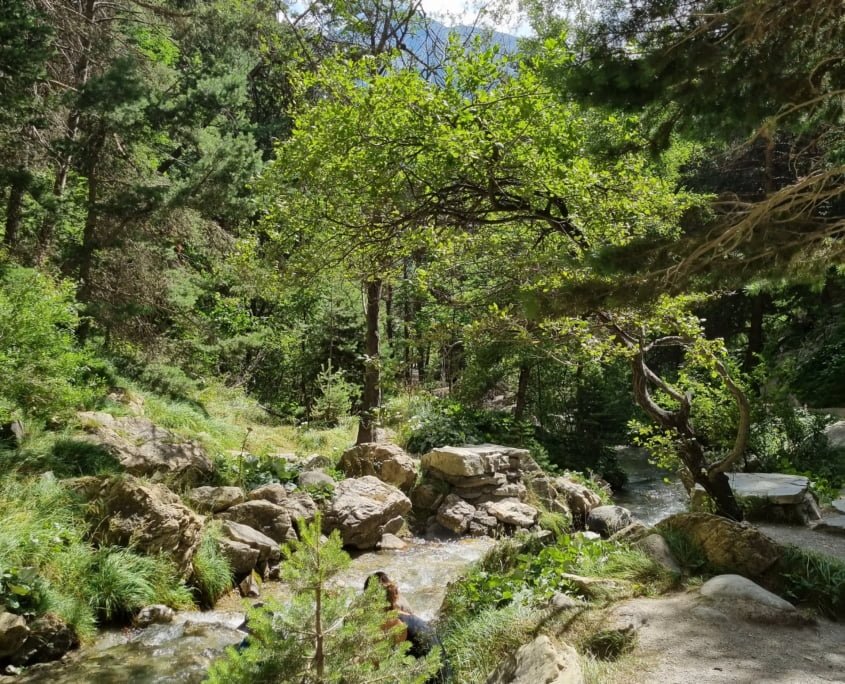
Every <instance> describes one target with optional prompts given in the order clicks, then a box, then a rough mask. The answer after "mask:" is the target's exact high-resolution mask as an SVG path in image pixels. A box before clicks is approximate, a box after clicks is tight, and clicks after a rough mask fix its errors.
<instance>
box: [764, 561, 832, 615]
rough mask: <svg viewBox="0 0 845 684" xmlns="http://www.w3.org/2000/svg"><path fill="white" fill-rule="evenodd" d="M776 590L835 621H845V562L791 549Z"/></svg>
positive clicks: (781, 565)
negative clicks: (844, 619) (843, 619)
mask: <svg viewBox="0 0 845 684" xmlns="http://www.w3.org/2000/svg"><path fill="white" fill-rule="evenodd" d="M778 575H779V577H778V581H777V583H776V587H775V588H776V589H777V591H778V593H780V594H781V595H782V596H784V597H785V598H786V599H788V600H790V601H792V602H794V603H798V604H803V605H806V606H809V607H811V608H813V609H814V610H816V611H818V612H819V613H821V614H822V615H826V616H827V617H830V618H833V619H842V618H845V563H843V562H842V561H840V560H838V559H836V558H833V557H831V556H825V555H822V554H820V553H814V552H812V551H807V550H804V549H800V548H798V547H796V546H788V547H786V550H785V552H784V555H783V557H782V558H781V560H780V563H779V564H778Z"/></svg>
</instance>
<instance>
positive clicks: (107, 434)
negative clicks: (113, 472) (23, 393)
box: [78, 411, 214, 485]
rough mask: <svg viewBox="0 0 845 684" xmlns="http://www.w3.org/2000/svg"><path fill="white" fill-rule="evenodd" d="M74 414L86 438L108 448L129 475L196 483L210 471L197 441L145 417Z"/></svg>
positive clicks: (93, 413)
mask: <svg viewBox="0 0 845 684" xmlns="http://www.w3.org/2000/svg"><path fill="white" fill-rule="evenodd" d="M78 417H79V419H80V421H81V423H82V425H83V427H84V428H85V429H86V430H87V431H88V432H89V433H90V434H89V439H90V440H91V441H93V442H95V443H97V444H101V445H103V446H104V447H106V448H107V449H108V450H109V451H111V452H112V453H113V454H114V456H115V457H116V458H117V460H118V461H119V462H120V465H121V466H122V467H123V469H124V470H126V472H128V473H129V474H131V475H137V476H139V477H148V478H150V479H152V480H154V481H157V482H158V481H166V482H173V483H177V484H179V485H196V484H199V483H200V482H202V481H203V480H206V479H207V478H208V477H209V476H210V475H211V474H212V473H213V472H214V464H213V463H212V461H211V459H210V458H209V457H208V454H206V453H205V450H204V449H203V448H202V447H201V446H200V445H199V443H198V442H195V441H191V440H189V441H184V440H181V439H179V438H178V437H176V436H175V435H174V434H173V433H172V432H170V431H168V430H165V429H164V428H160V427H158V426H157V425H155V424H154V423H153V422H151V421H150V420H148V419H146V418H141V417H138V416H125V417H121V418H115V417H114V416H112V415H110V414H108V413H103V412H98V411H90V412H82V413H79V414H78Z"/></svg>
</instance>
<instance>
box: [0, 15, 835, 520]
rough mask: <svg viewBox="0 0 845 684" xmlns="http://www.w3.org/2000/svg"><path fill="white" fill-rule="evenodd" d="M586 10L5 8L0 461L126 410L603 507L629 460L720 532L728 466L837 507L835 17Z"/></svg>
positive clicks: (25, 456) (43, 449)
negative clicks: (821, 496)
mask: <svg viewBox="0 0 845 684" xmlns="http://www.w3.org/2000/svg"><path fill="white" fill-rule="evenodd" d="M575 5H576V3H566V2H557V3H556V2H542V1H539V2H532V3H527V4H526V6H525V7H524V8H523V13H524V14H523V16H524V22H525V24H526V25H530V26H531V27H532V29H533V31H532V33H531V37H529V38H525V39H520V40H518V41H517V40H516V39H515V38H512V37H509V36H504V35H502V34H495V33H493V32H491V31H485V30H483V28H482V27H481V25H479V26H476V27H474V28H469V27H463V28H461V29H460V30H457V31H452V32H450V31H449V30H447V29H446V28H445V27H444V26H443V25H442V24H439V23H437V22H435V21H432V20H431V19H429V18H427V17H426V16H425V13H424V11H423V9H422V7H421V5H420V3H419V2H416V1H415V0H411V1H410V2H406V1H405V0H363V1H362V2H357V1H353V2H333V1H330V0H326V1H325V2H322V1H321V2H315V3H310V4H309V5H308V7H307V9H306V10H304V11H303V8H302V7H301V6H300V5H299V4H291V5H287V4H285V3H282V2H273V1H264V0H253V1H245V0H244V1H237V2H232V1H230V0H219V1H215V0H208V1H203V0H150V1H145V2H141V1H140V0H117V1H109V2H105V1H104V0H7V1H6V2H4V3H3V5H2V8H0V46H2V47H0V102H2V108H0V203H2V206H3V207H4V209H3V222H4V229H3V238H2V240H3V244H2V252H0V340H2V342H0V376H2V378H3V382H2V385H0V423H2V425H3V439H4V451H3V453H4V456H3V458H4V459H6V460H7V461H8V463H10V464H11V463H14V465H15V467H16V468H19V469H23V471H26V468H27V467H28V464H29V466H31V467H32V468H34V469H37V468H42V467H43V465H44V463H45V458H46V459H47V462H49V463H52V464H53V465H54V466H55V465H56V463H57V462H63V463H65V462H67V460H68V459H71V460H72V459H73V458H74V457H73V454H72V453H71V454H70V455H68V452H67V450H65V451H62V450H61V449H58V450H57V448H56V440H58V439H60V437H61V436H62V435H64V436H66V435H67V433H68V431H72V430H73V429H74V428H75V426H76V423H75V421H76V418H75V415H76V411H78V410H80V409H83V408H95V407H103V406H106V405H110V404H109V402H112V403H114V401H116V399H115V397H116V396H117V395H120V393H121V392H123V393H124V394H125V393H126V392H130V393H131V391H133V389H134V391H136V392H141V391H144V392H150V393H155V394H156V395H157V396H159V397H164V398H166V400H167V401H168V402H170V406H171V410H172V411H177V412H179V415H180V416H181V418H180V420H182V421H187V422H183V425H188V426H196V425H200V426H201V427H202V429H203V430H209V429H210V428H208V426H207V421H208V419H209V412H208V411H209V403H210V402H211V401H212V398H213V397H217V398H219V397H220V396H225V397H227V398H228V399H227V400H229V399H231V400H232V401H235V400H234V399H232V397H236V396H237V397H242V398H244V401H245V400H246V398H247V397H248V398H249V400H250V401H253V402H254V404H255V406H256V407H260V408H256V409H255V410H256V413H255V416H256V418H255V419H256V420H258V421H261V422H263V423H265V424H267V425H270V426H273V425H291V426H299V428H302V429H306V428H310V427H313V426H326V427H331V426H333V425H336V424H338V422H339V421H341V422H342V421H343V420H344V416H347V415H350V414H351V415H354V416H357V417H358V419H359V427H358V435H357V438H358V441H371V440H373V439H374V438H375V435H376V430H377V429H378V428H379V427H380V426H392V427H393V428H394V429H397V430H398V431H399V433H400V434H399V437H400V439H402V440H403V441H404V442H405V443H406V444H407V446H408V448H410V449H411V450H413V451H416V452H422V451H424V450H425V449H427V448H429V447H431V446H434V445H438V444H443V443H455V442H473V441H474V442H479V441H486V440H489V441H498V442H502V443H508V444H515V445H529V446H531V448H532V450H533V451H534V453H535V455H537V456H538V458H540V459H541V460H542V461H543V462H544V463H545V464H547V465H549V466H551V467H557V468H561V469H563V468H575V469H579V470H583V469H586V470H593V471H596V472H598V473H599V474H601V475H603V476H604V477H605V478H606V479H607V480H609V481H610V482H611V483H612V484H614V485H616V486H619V485H621V484H623V481H624V475H623V474H622V473H621V472H620V471H619V469H618V467H617V465H616V463H615V451H614V449H613V447H614V446H615V445H618V444H624V443H626V442H631V441H633V442H634V443H638V444H642V445H645V446H647V447H648V448H649V450H650V451H651V453H652V455H653V456H654V457H655V458H658V459H661V461H662V462H664V463H671V462H674V463H677V459H680V462H681V463H683V464H684V465H685V466H686V472H687V473H688V475H687V477H688V478H691V479H694V480H696V481H699V482H700V483H701V484H703V485H704V486H705V488H706V489H707V490H708V491H709V492H711V494H712V495H713V496H714V497H715V498H716V500H717V501H720V502H721V503H720V504H719V508H720V510H721V511H722V512H726V513H728V514H733V515H736V514H737V511H736V510H735V509H734V508H732V507H733V506H735V502H732V500H731V497H730V495H729V492H728V493H725V491H724V483H723V482H722V479H723V476H722V475H721V473H723V472H724V471H725V470H728V469H730V468H737V467H744V468H749V469H758V470H764V471H772V470H780V471H789V472H800V473H807V474H809V475H810V476H811V478H812V479H813V481H814V482H815V483H816V486H817V489H818V491H820V492H822V493H826V494H830V493H832V492H834V491H836V490H837V489H838V488H839V487H840V486H841V485H842V484H843V480H845V465H843V463H842V461H841V460H837V458H835V457H834V455H833V454H832V452H831V451H830V450H829V448H828V446H827V445H826V441H825V440H824V438H823V429H824V427H825V425H826V423H827V422H828V419H827V418H825V417H824V415H823V414H819V413H815V412H814V411H813V409H818V408H831V407H834V408H835V407H838V406H842V405H843V401H845V383H843V377H845V375H843V374H845V334H844V333H843V331H844V330H845V308H843V303H845V278H843V274H842V271H841V254H842V244H843V243H842V231H843V230H844V229H845V220H843V215H845V214H843V209H845V206H843V188H845V183H843V167H842V163H843V156H842V155H843V150H845V148H843V137H842V131H843V130H845V129H843V126H842V123H843V121H842V118H843V82H845V60H844V59H843V56H842V55H843V52H842V47H843V26H842V23H843V18H842V17H841V15H840V10H841V8H840V6H839V3H838V2H836V1H834V0H826V1H824V0H819V1H807V2H776V1H774V0H771V1H768V0H767V1H763V2H759V1H755V2H751V1H750V0H730V1H729V2H721V1H720V2H713V1H712V0H673V1H671V2H650V1H648V0H642V1H638V2H630V3H613V2H607V3H604V2H596V3H592V5H591V6H590V7H588V8H586V9H585V8H584V7H577V6H575ZM494 10H495V8H493V7H491V8H488V11H490V12H493V11H494ZM501 11H508V10H501ZM238 401H240V399H238ZM174 406H175V407H176V408H175V409H173V407H174ZM170 415H173V414H172V413H171V414H170ZM186 417H187V418H186ZM174 421H175V419H174ZM191 421H194V422H191ZM202 421H206V422H205V423H203V422H202ZM175 422H178V421H175ZM233 429H234V428H233ZM235 432H237V430H235ZM226 434H229V433H226ZM249 439H250V437H249V432H243V431H242V432H241V433H239V434H238V435H237V436H232V437H231V438H227V440H224V441H223V442H221V443H220V444H223V446H220V448H219V451H220V452H221V453H220V454H219V456H220V457H221V458H223V457H224V456H225V452H227V451H231V450H232V449H237V445H238V444H240V445H241V450H243V445H246V448H248V449H251V450H253V451H260V445H259V444H256V443H253V444H249ZM45 454H47V456H45ZM260 455H261V454H259V456H260ZM51 459H52V460H51ZM74 467H75V466H74ZM71 469H72V468H71ZM80 470H84V468H82V467H81V466H80ZM720 477H721V478H722V479H720Z"/></svg>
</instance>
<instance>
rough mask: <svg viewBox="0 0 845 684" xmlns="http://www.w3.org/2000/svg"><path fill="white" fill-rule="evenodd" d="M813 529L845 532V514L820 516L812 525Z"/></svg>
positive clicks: (835, 532)
mask: <svg viewBox="0 0 845 684" xmlns="http://www.w3.org/2000/svg"><path fill="white" fill-rule="evenodd" d="M813 529H814V530H819V531H821V532H830V533H832V534H845V515H830V516H828V517H826V518H822V519H821V520H819V521H818V522H817V523H816V524H815V525H814V526H813Z"/></svg>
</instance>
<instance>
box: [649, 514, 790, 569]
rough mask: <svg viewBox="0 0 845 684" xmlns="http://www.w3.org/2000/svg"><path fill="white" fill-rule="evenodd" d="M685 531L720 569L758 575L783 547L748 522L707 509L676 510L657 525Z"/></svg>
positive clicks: (681, 532) (660, 527)
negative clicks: (677, 511) (737, 520)
mask: <svg viewBox="0 0 845 684" xmlns="http://www.w3.org/2000/svg"><path fill="white" fill-rule="evenodd" d="M657 527H658V529H659V530H660V531H672V532H676V533H679V534H683V535H685V536H686V537H687V538H688V539H689V540H690V541H691V542H692V543H693V544H694V545H695V546H696V547H697V548H698V549H700V550H701V552H702V553H703V554H704V556H705V557H706V558H707V561H708V562H709V563H710V564H711V565H712V566H713V567H715V568H718V569H719V570H720V571H722V572H729V573H736V574H739V575H744V576H745V577H752V578H753V577H760V576H761V575H763V574H764V573H765V572H766V571H767V570H769V568H771V567H772V566H773V565H774V564H775V563H777V562H778V560H779V559H780V557H781V555H782V548H781V547H780V546H779V545H778V544H776V543H775V542H773V541H772V540H771V539H769V538H768V537H767V536H766V535H765V534H763V533H762V532H760V531H759V530H757V529H756V528H754V527H752V526H751V525H748V524H743V523H738V522H735V521H733V520H728V519H727V518H722V517H720V516H716V515H711V514H709V513H677V514H676V515H673V516H670V517H668V518H666V519H665V520H663V521H661V522H660V523H659V524H658V525H657Z"/></svg>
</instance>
